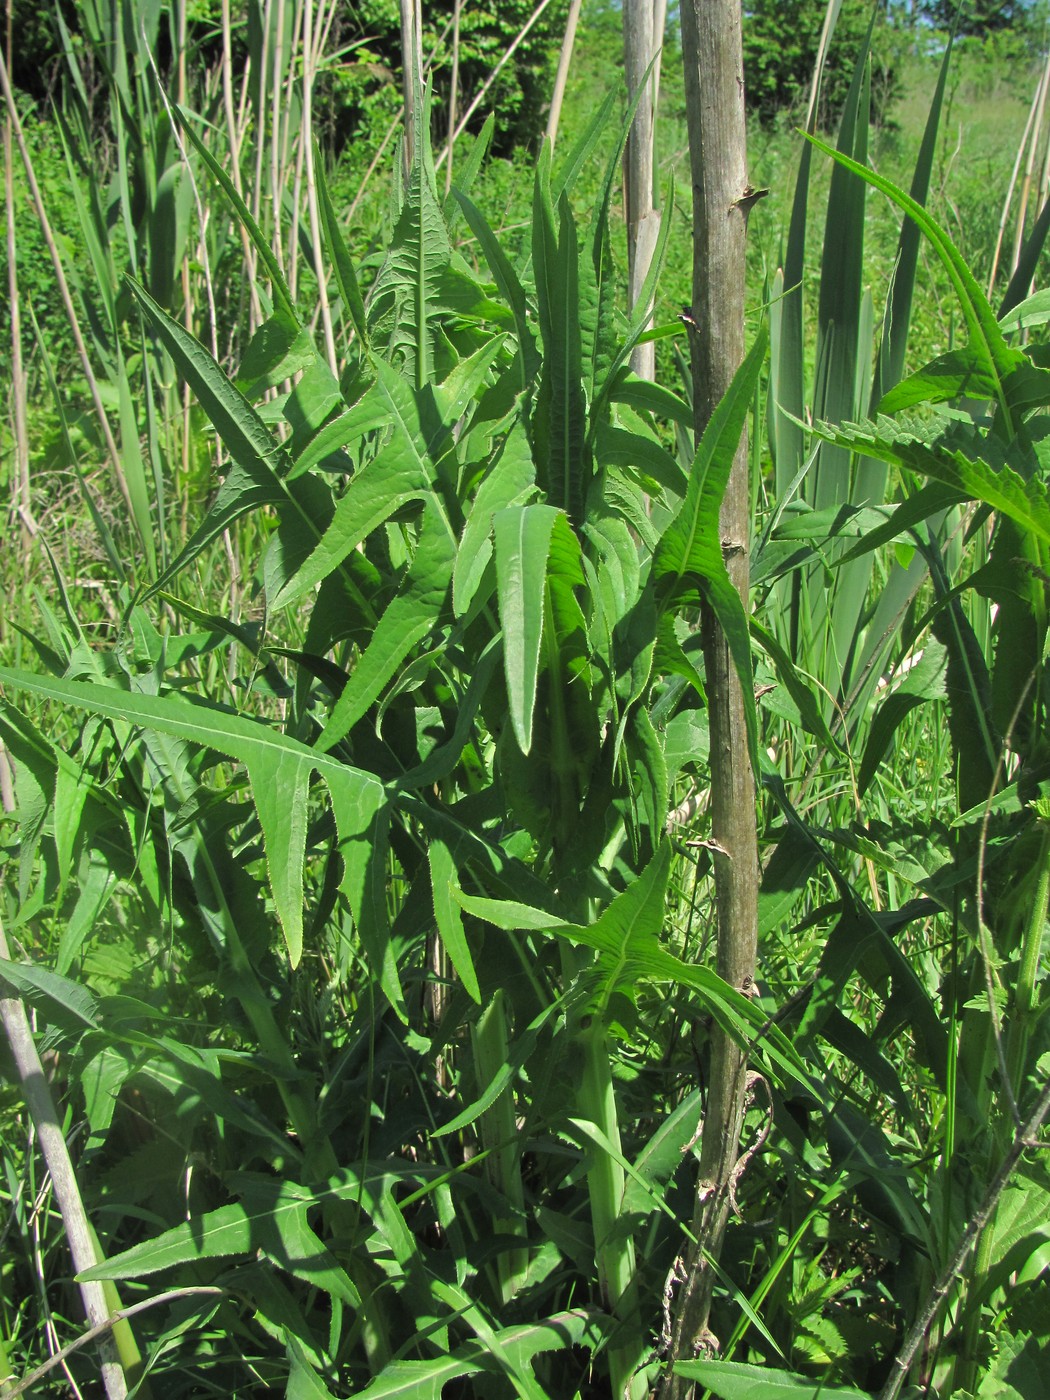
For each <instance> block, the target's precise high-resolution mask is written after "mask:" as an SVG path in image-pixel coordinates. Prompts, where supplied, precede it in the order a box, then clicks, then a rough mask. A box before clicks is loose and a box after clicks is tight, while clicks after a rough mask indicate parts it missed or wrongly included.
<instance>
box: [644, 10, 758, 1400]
mask: <svg viewBox="0 0 1050 1400" xmlns="http://www.w3.org/2000/svg"><path fill="white" fill-rule="evenodd" d="M682 46H683V54H684V60H685V85H686V86H685V90H686V107H687V111H688V116H689V147H690V163H691V170H692V179H693V317H694V320H695V323H696V326H695V329H693V330H692V331H691V334H690V346H691V350H692V370H693V411H694V417H695V428H696V433H697V437H698V438H699V436H700V434H701V432H702V431H703V429H704V428H705V427H706V425H707V423H708V421H709V419H710V417H711V414H712V413H713V412H714V409H715V407H716V406H717V404H718V403H719V401H720V400H721V399H722V397H723V396H724V394H725V392H726V390H727V389H728V388H729V385H730V383H731V381H732V378H733V375H734V373H735V372H736V370H737V369H738V367H739V365H740V363H741V361H742V360H743V357H744V275H745V234H746V227H747V211H748V208H749V207H750V203H749V200H748V195H749V194H750V193H751V189H750V183H749V181H748V178H747V135H746V126H745V120H744V77H743V55H742V44H741V7H740V0H686V3H685V4H683V6H682ZM749 517H750V492H749V489H748V468H747V442H746V433H745V434H744V440H742V441H741V443H740V446H739V448H738V450H737V453H736V456H735V458H734V461H733V467H732V470H731V472H730V476H729V483H728V486H727V489H726V493H725V497H724V499H723V502H722V509H721V515H720V522H719V526H720V533H721V540H722V552H723V556H724V559H725V563H726V568H727V569H728V571H729V576H730V578H731V579H732V582H733V586H734V587H735V588H736V590H737V592H738V593H739V594H740V597H741V599H742V600H743V602H744V606H745V608H746V607H747V606H748V525H749ZM703 642H704V664H705V671H706V681H707V693H708V704H709V714H710V726H711V757H710V766H711V817H712V820H711V838H712V850H713V852H714V869H715V899H716V907H717V925H718V953H717V962H718V972H719V974H720V975H721V976H722V977H723V978H724V979H725V980H726V981H727V982H728V983H729V985H730V986H732V987H736V988H738V989H740V990H742V991H745V992H746V991H747V990H748V988H749V987H750V986H751V985H752V983H753V979H754V972H755V955H756V948H757V941H758V879H759V868H758V837H757V823H756V812H755V783H754V775H753V774H752V771H751V762H750V758H749V755H748V743H747V730H746V725H745V720H744V703H743V690H742V688H741V684H740V680H739V677H738V676H737V672H736V668H735V667H734V665H733V663H732V659H731V657H730V654H729V648H728V646H727V644H726V639H725V636H724V634H723V633H722V630H721V628H720V627H719V625H718V622H717V619H716V618H715V617H714V615H713V613H712V612H711V611H710V610H709V609H706V610H705V615H704V619H703ZM746 1077H747V1062H746V1057H745V1055H744V1052H743V1051H742V1050H741V1049H740V1047H739V1046H738V1045H737V1044H736V1042H735V1041H734V1040H733V1039H732V1038H731V1037H730V1036H729V1035H728V1034H727V1033H726V1032H725V1031H724V1030H722V1029H721V1028H720V1027H717V1026H715V1027H714V1028H713V1029H712V1035H711V1077H710V1084H709V1089H708V1100H707V1109H706V1113H705V1117H704V1125H703V1135H702V1140H701V1152H700V1169H699V1180H698V1183H697V1193H696V1201H695V1206H694V1212H693V1221H692V1231H693V1235H694V1236H695V1240H696V1243H695V1244H694V1245H692V1246H691V1248H690V1250H689V1252H688V1255H687V1257H686V1260H685V1265H684V1269H683V1270H682V1283H681V1287H680V1290H679V1293H678V1295H677V1298H676V1299H675V1307H674V1315H673V1323H672V1329H671V1335H670V1339H669V1340H670V1345H669V1348H668V1356H667V1362H668V1369H667V1372H666V1374H665V1376H664V1380H663V1385H662V1388H661V1391H660V1394H661V1397H662V1400H684V1397H685V1396H687V1395H689V1394H691V1392H692V1388H693V1387H692V1382H690V1381H686V1380H685V1379H683V1378H682V1377H679V1376H676V1375H674V1374H673V1370H672V1368H673V1366H674V1363H675V1362H676V1361H678V1360H688V1359H690V1358H692V1357H693V1356H694V1355H695V1354H696V1353H697V1352H698V1351H701V1350H703V1349H704V1348H705V1347H707V1346H709V1345H710V1346H713V1345H714V1339H713V1338H712V1337H711V1334H710V1332H709V1329H708V1320H709V1316H710V1310H711V1296H712V1290H713V1285H714V1271H713V1268H712V1265H711V1261H712V1260H715V1261H717V1259H718V1257H719V1254H720V1252H721V1248H722V1242H723V1239H724V1237H725V1230H726V1225H727V1223H728V1218H729V1210H730V1202H731V1196H732V1188H733V1185H734V1182H735V1179H736V1176H737V1173H738V1164H740V1161H741V1158H740V1146H739V1144H740V1133H741V1127H742V1124H743V1114H744V1095H745V1091H746Z"/></svg>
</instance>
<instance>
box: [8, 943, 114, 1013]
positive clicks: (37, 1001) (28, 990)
mask: <svg viewBox="0 0 1050 1400" xmlns="http://www.w3.org/2000/svg"><path fill="white" fill-rule="evenodd" d="M0 980H3V981H4V982H6V983H7V985H8V986H9V987H10V988H11V989H12V991H13V992H14V993H15V995H16V996H20V997H25V999H26V1000H27V1001H29V1002H32V1003H33V1005H35V1006H39V1007H40V1009H41V1011H42V1012H43V1014H44V1015H45V1017H46V1018H47V1019H48V1020H49V1021H57V1023H58V1024H59V1025H63V1026H67V1027H68V1026H72V1027H75V1028H76V1029H82V1028H83V1027H84V1026H89V1027H90V1028H91V1029H92V1030H95V1029H97V1027H98V1001H97V999H96V997H95V996H94V994H93V993H92V992H90V991H88V989H87V987H82V986H81V985H80V983H79V982H71V981H70V979H69V978H68V977H60V976H59V975H58V973H57V972H52V971H51V970H50V969H49V968H46V967H38V966H37V965H36V964H35V963H16V962H9V961H8V960H7V958H0Z"/></svg>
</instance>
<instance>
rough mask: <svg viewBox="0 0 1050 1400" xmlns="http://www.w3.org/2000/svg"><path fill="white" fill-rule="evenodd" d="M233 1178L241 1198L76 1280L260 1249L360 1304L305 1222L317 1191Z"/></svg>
mask: <svg viewBox="0 0 1050 1400" xmlns="http://www.w3.org/2000/svg"><path fill="white" fill-rule="evenodd" d="M234 1180H235V1182H236V1185H237V1186H238V1188H239V1190H240V1193H241V1194H242V1196H243V1198H244V1199H243V1200H242V1201H237V1202H235V1203H233V1204H232V1205H227V1206H220V1207H219V1208H218V1210H213V1211H208V1212H207V1213H206V1214H205V1215H203V1216H198V1217H196V1218H195V1219H193V1220H188V1221H186V1222H185V1223H184V1224H182V1225H176V1226H175V1228H174V1229H172V1230H165V1231H164V1233H163V1234H161V1235H158V1236H157V1237H156V1238H155V1239H152V1240H145V1241H144V1242H143V1243H142V1244H137V1245H134V1246H133V1247H132V1248H131V1249H127V1250H125V1251H124V1253H123V1254H117V1255H114V1256H113V1257H112V1258H111V1259H107V1260H105V1261H104V1262H103V1263H101V1264H96V1265H94V1266H93V1267H92V1268H90V1269H86V1270H84V1272H83V1273H81V1274H79V1275H78V1276H77V1277H78V1281H87V1280H94V1279H124V1278H146V1277H148V1276H149V1275H150V1274H156V1273H159V1272H160V1271H161V1270H162V1269H174V1268H177V1267H178V1266H179V1265H181V1264H192V1263H197V1262H198V1261H200V1260H201V1259H226V1258H230V1257H237V1256H240V1257H246V1256H249V1255H251V1254H254V1253H255V1252H256V1251H261V1252H262V1253H263V1254H264V1255H265V1256H266V1258H268V1259H269V1260H270V1261H271V1262H272V1263H273V1264H275V1265H276V1266H277V1267H278V1268H279V1269H283V1270H284V1271H285V1272H286V1273H289V1274H291V1275H292V1276H293V1277H294V1278H298V1279H302V1280H303V1282H304V1283H307V1284H309V1285H311V1286H313V1287H317V1288H323V1289H324V1290H325V1292H326V1293H330V1294H331V1295H332V1296H333V1297H335V1298H339V1299H341V1300H342V1301H343V1302H344V1303H348V1304H349V1305H350V1306H351V1307H355V1308H356V1307H359V1306H360V1304H361V1295H360V1294H359V1293H358V1291H357V1289H356V1288H355V1287H354V1285H353V1284H352V1283H351V1282H350V1279H349V1278H348V1277H347V1275H346V1272H345V1271H344V1270H343V1269H342V1268H341V1267H340V1266H339V1265H338V1264H337V1263H336V1261H335V1259H334V1257H333V1256H332V1254H331V1253H330V1252H329V1250H328V1249H327V1248H326V1247H325V1245H324V1244H323V1243H322V1242H321V1240H320V1239H319V1238H318V1236H317V1235H316V1234H315V1233H314V1231H313V1230H312V1229H311V1228H310V1225H309V1224H308V1222H307V1212H308V1211H309V1210H310V1209H311V1208H313V1207H314V1206H315V1202H316V1195H315V1193H314V1192H313V1191H311V1190H309V1189H307V1188H306V1187H304V1186H298V1185H296V1184H295V1183H294V1182H291V1181H276V1180H273V1179H272V1178H269V1177H257V1176H252V1175H250V1174H249V1173H246V1172H245V1173H240V1174H239V1175H238V1176H236V1177H235V1178H234Z"/></svg>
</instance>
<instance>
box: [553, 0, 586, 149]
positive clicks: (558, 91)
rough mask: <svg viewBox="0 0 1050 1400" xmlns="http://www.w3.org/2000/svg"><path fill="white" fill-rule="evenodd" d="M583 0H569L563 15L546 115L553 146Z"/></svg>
mask: <svg viewBox="0 0 1050 1400" xmlns="http://www.w3.org/2000/svg"><path fill="white" fill-rule="evenodd" d="M582 4H583V0H570V4H569V13H568V15H567V16H566V17H565V34H564V35H563V37H562V41H561V52H560V54H559V55H558V71H557V72H556V73H555V75H554V91H553V92H552V93H551V109H550V112H549V114H548V116H547V140H548V141H549V142H550V143H551V147H552V148H553V147H554V144H555V142H556V141H557V139H558V124H559V122H560V121H561V109H562V104H563V102H564V101H565V89H566V87H567V85H568V82H569V69H570V68H571V67H572V50H573V46H574V44H575V43H576V27H577V25H578V24H579V22H580V7H581V6H582Z"/></svg>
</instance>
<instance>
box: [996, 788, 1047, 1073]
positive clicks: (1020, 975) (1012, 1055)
mask: <svg viewBox="0 0 1050 1400" xmlns="http://www.w3.org/2000/svg"><path fill="white" fill-rule="evenodd" d="M1037 815H1038V819H1039V822H1040V826H1041V828H1042V841H1041V843H1040V847H1039V862H1038V865H1037V868H1036V886H1035V894H1034V896H1033V898H1032V903H1031V907H1030V909H1029V913H1028V920H1027V922H1026V924H1025V928H1024V933H1023V935H1022V938H1021V965H1020V967H1019V968H1018V971H1017V985H1016V987H1015V989H1014V998H1013V1000H1014V1006H1013V1016H1012V1017H1011V1018H1010V1035H1009V1041H1008V1046H1007V1056H1006V1063H1007V1067H1008V1069H1009V1072H1010V1084H1011V1087H1012V1088H1013V1092H1014V1096H1015V1098H1017V1099H1018V1100H1019V1099H1020V1098H1021V1096H1022V1093H1023V1091H1024V1063H1025V1055H1026V1053H1027V1051H1028V1037H1029V1033H1030V1030H1031V1021H1032V1011H1033V1009H1034V1007H1035V1004H1036V995H1035V985H1036V981H1037V978H1038V974H1039V957H1040V954H1041V953H1042V951H1043V931H1044V929H1045V927H1046V914H1047V906H1048V904H1050V821H1048V820H1047V817H1046V816H1044V815H1043V813H1042V811H1039V810H1038V809H1037Z"/></svg>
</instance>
